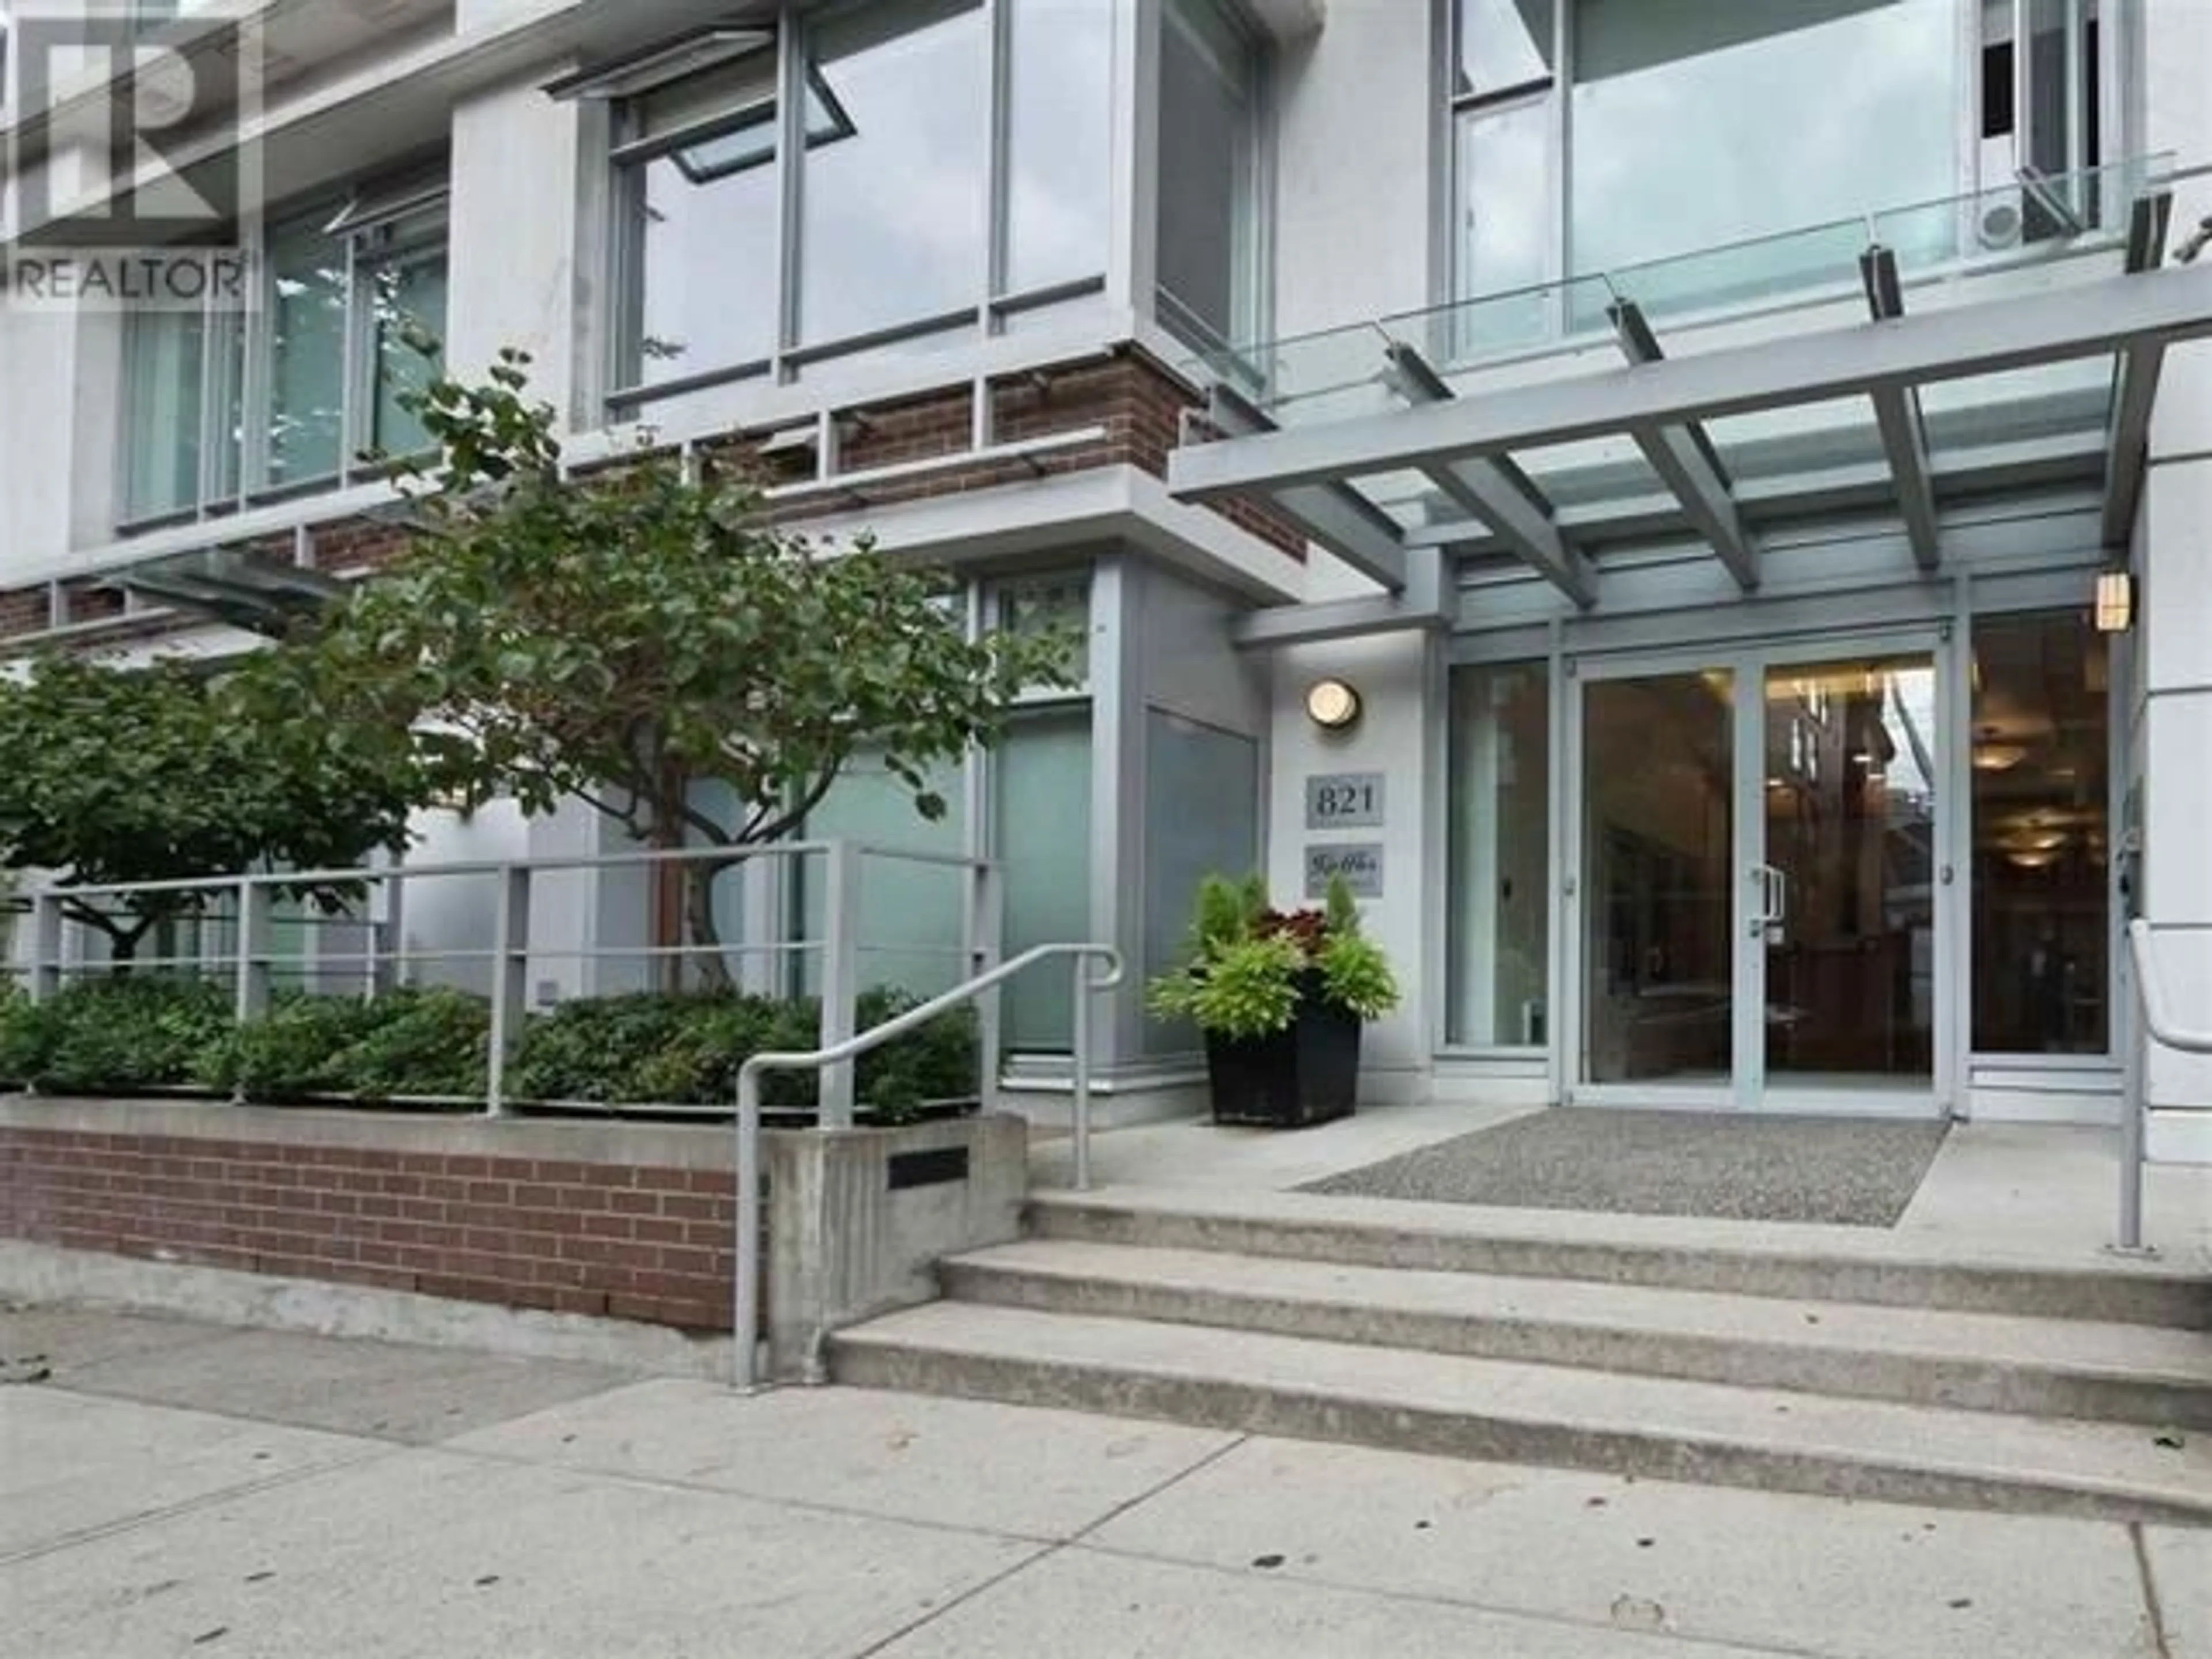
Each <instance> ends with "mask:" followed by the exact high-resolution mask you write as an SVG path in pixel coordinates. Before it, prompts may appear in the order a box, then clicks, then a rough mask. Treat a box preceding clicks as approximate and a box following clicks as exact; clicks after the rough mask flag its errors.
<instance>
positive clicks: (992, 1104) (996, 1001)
mask: <svg viewBox="0 0 2212 1659" xmlns="http://www.w3.org/2000/svg"><path fill="white" fill-rule="evenodd" d="M975 936H976V940H977V944H976V947H975V968H974V971H975V973H976V974H978V975H982V974H987V973H989V972H990V971H991V970H992V969H994V968H996V967H997V966H998V965H999V962H1000V958H1001V957H1002V956H1003V955H1004V954H1005V948H1006V888H1005V885H1004V884H1003V883H1002V881H1001V879H1000V874H999V866H997V865H995V864H986V865H981V866H978V867H977V869H976V871H975ZM1005 1059H1006V1010H1005V1006H1004V1004H1003V1001H1002V1000H1001V997H1000V991H999V987H997V986H995V985H994V986H993V987H991V988H990V989H989V990H987V991H985V992H984V993H983V994H981V996H979V997H978V998H977V999H976V1000H975V1066H976V1079H975V1085H976V1099H977V1102H978V1103H979V1105H980V1107H981V1110H982V1111H983V1113H984V1114H985V1115H990V1114H991V1113H994V1112H995V1111H997V1110H998V1109H999V1099H1000V1088H999V1072H1000V1066H1002V1065H1003V1064H1004V1063H1005Z"/></svg>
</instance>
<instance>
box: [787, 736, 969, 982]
mask: <svg viewBox="0 0 2212 1659" xmlns="http://www.w3.org/2000/svg"><path fill="white" fill-rule="evenodd" d="M961 772H962V769H961V768H959V767H958V766H951V767H946V768H944V769H940V770H939V773H938V775H936V776H935V777H934V778H933V779H932V781H931V783H932V787H933V788H934V789H935V790H936V791H937V793H939V794H940V795H943V796H944V797H945V801H946V804H947V808H948V810H947V811H946V813H945V817H942V818H939V819H938V820H937V821H936V822H935V823H932V822H930V821H929V820H928V819H927V818H925V817H922V816H921V813H919V812H917V811H915V808H914V792H913V791H912V790H910V789H908V787H906V785H905V784H903V783H902V782H901V781H899V780H898V779H897V778H896V777H894V776H893V775H891V774H890V773H889V772H887V771H885V770H884V765H883V762H882V759H881V757H878V756H875V755H860V756H856V757H854V759H853V760H852V761H851V762H850V763H848V765H847V767H846V769H845V774H844V775H843V776H842V777H841V778H839V779H838V780H837V781H836V783H835V784H834V785H832V786H831V787H830V790H829V794H828V795H827V796H825V797H824V798H823V801H822V804H821V805H819V806H817V807H816V808H815V809H814V811H813V812H812V813H811V815H810V816H809V817H808V818H807V820H806V839H807V840H809V841H838V840H842V841H854V842H866V843H868V844H869V845H871V846H874V847H882V848H891V849H895V850H897V851H901V852H914V853H934V854H953V855H958V854H964V853H965V852H966V851H967V848H968V826H967V818H966V816H965V814H964V812H963V810H962V805H963V800H964V799H965V794H964V792H963V789H962V787H961ZM800 888H801V891H802V895H803V902H802V904H801V907H800V915H802V916H803V917H804V918H805V932H804V933H803V934H802V935H801V937H802V938H805V939H821V938H822V937H823V860H821V859H820V858H818V857H817V858H810V859H807V860H805V870H804V872H803V873H802V875H801V877H800ZM965 901H966V889H965V886H964V884H963V882H962V880H961V877H960V872H958V871H957V870H954V869H951V868H948V867H946V866H944V865H934V864H905V863H900V862H897V861H896V860H889V859H881V858H871V859H865V860H862V861H861V867H860V983H861V985H862V986H863V987H868V986H876V985H884V986H890V987H894V988H896V989H897V990H901V991H907V992H910V993H912V994H915V995H916V996H923V997H928V996H935V995H936V994H938V993H939V992H940V991H949V990H951V988H952V987H954V986H955V985H957V984H958V983H959V982H960V981H961V980H962V979H963V978H965V977H966V975H965V974H964V973H963V971H962V970H963V968H964V966H965V963H963V960H962V953H963V951H964V950H965V949H966V929H965V925H964V916H965V908H964V906H965ZM802 983H803V984H804V985H805V990H806V994H808V995H810V996H811V995H813V994H817V993H818V992H819V991H820V989H821V987H822V964H821V959H820V957H819V954H818V953H817V952H813V951H809V952H807V953H806V955H805V967H804V969H803V970H802Z"/></svg>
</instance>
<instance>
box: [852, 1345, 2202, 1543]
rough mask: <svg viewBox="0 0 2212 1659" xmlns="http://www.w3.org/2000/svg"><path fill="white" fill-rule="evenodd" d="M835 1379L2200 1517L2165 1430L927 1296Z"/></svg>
mask: <svg viewBox="0 0 2212 1659" xmlns="http://www.w3.org/2000/svg"><path fill="white" fill-rule="evenodd" d="M830 1356H831V1368H832V1372H833V1375H835V1376H836V1378H837V1379H838V1380H839V1381H840V1382H843V1383H852V1384H855V1385H859V1386H864V1387H870V1388H885V1389H908V1390H913V1391H917V1392H921V1393H931V1394H944V1395H963V1396H967V1397H970V1398H977V1399H986V1400H997V1401H1011V1402H1013V1403H1016V1404H1024V1405H1037V1406H1054V1407H1068V1408H1073V1409H1076V1410H1082V1411H1094V1412H1105V1413H1115V1414H1119V1415H1122V1416H1128V1417H1144V1418H1154V1419H1166V1420H1169V1421H1172V1422H1178V1423H1187V1424H1193V1425H1200V1426H1203V1427H1210V1428H1218V1429H1225V1430H1231V1431H1245V1432H1249V1433H1255V1434H1273V1435H1284V1436H1290V1437H1299V1438H1306V1439H1322V1440H1338V1441H1350V1442H1353V1443H1361V1444H1366V1445H1372V1446H1379V1447H1385V1448H1389V1449H1398V1450H1404V1451H1413V1452H1425V1453H1431V1454H1435V1455H1445V1456H1455V1457H1467V1458H1477V1459H1484V1460H1488V1461H1493V1462H1520V1463H1532V1464H1546V1465H1552V1466H1555V1467H1562V1468H1589V1469H1599V1470H1606V1471H1610V1472H1614V1473H1619V1474H1630V1475H1634V1476H1637V1477H1638V1478H1639V1479H1651V1480H1680V1481H1692V1482H1703V1483H1705V1484H1709V1485H1719V1486H1755V1487H1762V1488H1767V1489H1771V1490H1778V1491H1787V1492H1814V1493H1824V1494H1829V1495H1833V1496H1838V1497H1845V1498H1861V1499H1870V1500H1889V1501H1897V1502H1905V1503H1917V1504H1945V1505H1949V1506H1953V1507H1960V1508H1972V1509H1982V1510H2010V1511H2020V1512H2033V1513H2044V1514H2062V1515H2079V1516H2100V1517H2104V1518H2108V1519H2120V1520H2130V1521H2152V1522H2178V1523H2182V1524H2191V1525H2212V1455H2208V1450H2212V1448H2208V1446H2207V1445H2206V1444H2205V1443H2198V1442H2197V1441H2196V1440H2195V1438H2194V1437H2191V1440H2190V1443H2187V1444H2185V1445H2183V1446H2181V1447H2179V1448H2173V1447H2168V1446H2162V1445H2160V1444H2159V1443H2157V1441H2158V1438H2159V1436H2158V1435H2157V1433H2156V1431H2152V1430H2148V1429H2142V1428H2133V1427H2121V1426H2118V1425H2110V1424H2101V1423H2099V1424H2086V1423H2053V1422H2048V1421H2045V1420H2041V1419H2033V1418H2021V1417H2013V1416H2008V1415H2000V1414H1998V1413H1989V1412H1965V1411H1954V1410H1948V1409H1945V1408H1942V1407H1931V1406H1909V1405H1899V1404H1893V1403H1891V1402H1888V1401H1858V1400H1835V1399H1830V1398H1826V1397H1824V1396H1820V1395H1803V1394H1792V1393H1785V1392H1782V1391H1779V1390H1773V1389H1747V1388H1734V1387H1728V1386H1723V1385H1721V1384H1717V1383H1688V1382H1678V1381H1674V1380H1662V1379H1658V1378H1652V1377H1640V1376H1619V1375H1616V1374H1613V1373H1611V1372H1601V1371H1591V1370H1577V1369H1574V1368H1571V1367H1566V1366H1556V1365H1531V1364H1517V1363H1513V1362H1509V1361H1502V1360H1492V1359H1470V1358H1462V1357H1461V1356H1459V1355H1455V1354H1437V1353H1422V1352H1408V1351H1406V1350H1402V1349H1385V1348H1376V1347H1370V1346H1362V1345H1358V1344H1352V1343H1343V1342H1325V1341H1318V1340H1312V1339H1310V1338H1302V1337H1290V1336H1277V1335H1273V1334H1264V1333H1259V1332H1252V1331H1234V1330H1217V1329H1212V1328H1203V1327H1196V1326H1188V1325H1169V1324H1160V1323H1157V1322H1149V1321H1138V1320H1124V1319H1103V1318H1096V1317H1091V1316H1081V1315H1071V1314H1049V1313H1037V1312H1033V1311H1030V1310H1025V1309H1018V1308H1003V1307H990V1306H985V1305H981V1304H973V1303H961V1302H939V1303H935V1304H930V1305H928V1306H927V1307H921V1308H915V1309H912V1310H908V1311H906V1312H903V1313H897V1314H893V1315H890V1316H888V1317H886V1318H883V1319H879V1320H877V1321H875V1322H872V1323H870V1324H867V1325H864V1326H860V1327H856V1328H853V1329H850V1330H847V1331H844V1332H841V1333H840V1334H837V1335H836V1337H834V1338H833V1339H832V1340H831V1345H830Z"/></svg>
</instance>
